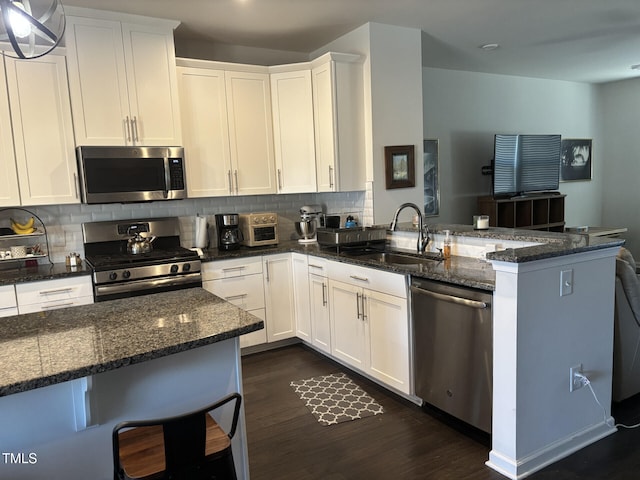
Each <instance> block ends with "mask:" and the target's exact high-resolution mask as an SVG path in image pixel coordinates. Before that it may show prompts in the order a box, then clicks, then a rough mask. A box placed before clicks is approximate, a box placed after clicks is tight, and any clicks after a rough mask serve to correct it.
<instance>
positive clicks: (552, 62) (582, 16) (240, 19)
mask: <svg viewBox="0 0 640 480" xmlns="http://www.w3.org/2000/svg"><path fill="white" fill-rule="evenodd" d="M62 2H63V4H64V5H74V6H83V7H90V8H99V9H103V10H114V11H119V12H126V13H134V14H138V15H146V16H152V17H161V18H169V19H174V20H179V21H181V22H182V24H181V25H180V27H178V29H177V30H176V33H175V35H176V41H177V42H179V41H181V40H183V39H188V38H195V39H198V40H200V41H211V42H216V43H225V44H230V45H242V46H250V47H262V48H268V49H275V50H287V51H295V52H304V53H310V52H312V51H314V50H316V49H318V48H319V47H321V46H323V45H325V44H327V43H329V42H330V41H331V40H333V39H335V38H337V37H339V36H340V35H342V34H344V33H346V32H349V31H351V30H353V29H354V28H356V27H358V26H360V25H363V24H365V23H367V22H378V23H386V24H391V25H400V26H406V27H413V28H419V29H421V30H422V32H423V34H422V38H423V65H424V66H433V67H441V68H449V69H458V70H469V71H479V72H490V73H499V74H509V75H521V76H527V77H541V78H550V79H560V80H570V81H581V82H594V83H598V82H607V81H612V80H619V79H624V78H630V77H640V70H631V68H630V67H631V65H634V64H640V0H62ZM486 43H498V44H500V48H498V49H497V50H493V51H483V50H482V49H480V48H479V46H480V45H483V44H486Z"/></svg>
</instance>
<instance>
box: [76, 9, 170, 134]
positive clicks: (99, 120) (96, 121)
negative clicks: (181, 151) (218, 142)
mask: <svg viewBox="0 0 640 480" xmlns="http://www.w3.org/2000/svg"><path fill="white" fill-rule="evenodd" d="M78 10H83V9H72V11H73V12H76V11H78ZM90 12H91V11H90ZM92 15H93V14H91V13H89V14H87V16H73V15H69V14H68V16H67V27H66V32H65V37H66V42H67V50H68V57H69V83H70V90H71V101H72V106H73V118H74V122H75V128H76V142H77V144H78V145H181V144H182V138H181V131H180V112H179V102H178V89H177V80H176V70H175V51H174V44H173V28H175V26H177V22H169V21H166V20H157V21H156V20H155V19H146V18H145V17H133V19H134V20H135V19H137V18H145V23H140V24H138V23H134V22H130V21H120V20H118V19H117V18H114V15H109V16H108V17H109V18H89V17H90V16H92ZM96 15H97V16H99V14H96ZM123 18H124V19H125V20H130V19H131V18H132V16H124V17H123ZM147 22H148V23H147Z"/></svg>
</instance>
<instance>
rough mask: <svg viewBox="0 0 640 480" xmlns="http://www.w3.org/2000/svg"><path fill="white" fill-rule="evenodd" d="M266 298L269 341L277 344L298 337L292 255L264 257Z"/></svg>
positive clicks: (280, 254) (281, 254)
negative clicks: (279, 341)
mask: <svg viewBox="0 0 640 480" xmlns="http://www.w3.org/2000/svg"><path fill="white" fill-rule="evenodd" d="M263 269H264V296H265V304H266V308H267V324H266V327H267V341H268V342H275V341H278V340H284V339H286V338H292V337H295V336H296V319H295V307H294V301H293V295H294V293H293V292H294V290H293V270H292V268H291V254H290V253H279V254H275V255H267V256H265V257H263Z"/></svg>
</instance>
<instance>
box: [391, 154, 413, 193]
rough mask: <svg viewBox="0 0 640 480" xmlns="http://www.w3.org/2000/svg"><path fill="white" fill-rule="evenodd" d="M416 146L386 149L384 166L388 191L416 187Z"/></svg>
mask: <svg viewBox="0 0 640 480" xmlns="http://www.w3.org/2000/svg"><path fill="white" fill-rule="evenodd" d="M414 150H415V149H414V146H413V145H402V146H394V147H384V165H385V178H386V181H387V182H386V183H387V190H388V189H390V188H407V187H415V186H416V166H415V160H414Z"/></svg>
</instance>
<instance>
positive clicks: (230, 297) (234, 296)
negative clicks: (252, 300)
mask: <svg viewBox="0 0 640 480" xmlns="http://www.w3.org/2000/svg"><path fill="white" fill-rule="evenodd" d="M248 295H249V294H248V293H240V294H238V295H229V296H228V297H224V299H225V300H235V299H237V298H246V297H247V296H248Z"/></svg>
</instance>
